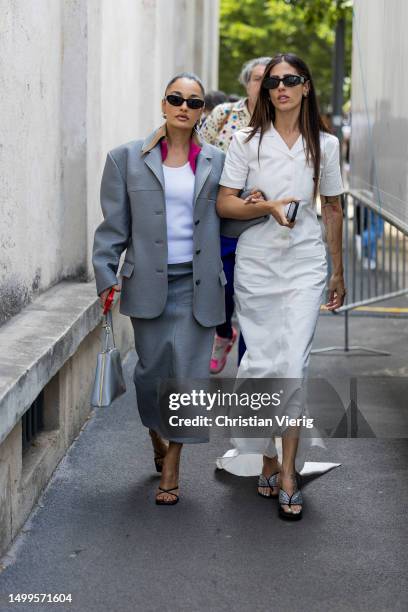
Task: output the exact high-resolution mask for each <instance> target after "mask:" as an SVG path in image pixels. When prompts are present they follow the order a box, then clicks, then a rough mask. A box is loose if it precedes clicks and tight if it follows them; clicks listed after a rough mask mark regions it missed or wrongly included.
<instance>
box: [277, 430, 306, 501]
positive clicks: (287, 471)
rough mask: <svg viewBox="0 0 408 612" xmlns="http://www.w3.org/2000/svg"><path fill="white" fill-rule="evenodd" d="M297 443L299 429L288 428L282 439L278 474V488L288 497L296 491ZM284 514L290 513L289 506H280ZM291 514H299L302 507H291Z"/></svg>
mask: <svg viewBox="0 0 408 612" xmlns="http://www.w3.org/2000/svg"><path fill="white" fill-rule="evenodd" d="M298 443H299V427H289V428H288V432H287V434H286V435H284V436H283V437H282V469H281V473H280V478H281V480H280V486H281V488H282V489H283V490H284V491H286V493H287V494H288V495H292V493H294V492H295V491H296V489H297V482H296V469H295V459H296V452H297V448H298ZM282 508H283V510H284V511H285V512H290V511H291V510H290V509H289V506H287V505H286V504H283V505H282ZM291 509H292V511H293V512H300V511H301V510H302V506H299V505H293V506H291Z"/></svg>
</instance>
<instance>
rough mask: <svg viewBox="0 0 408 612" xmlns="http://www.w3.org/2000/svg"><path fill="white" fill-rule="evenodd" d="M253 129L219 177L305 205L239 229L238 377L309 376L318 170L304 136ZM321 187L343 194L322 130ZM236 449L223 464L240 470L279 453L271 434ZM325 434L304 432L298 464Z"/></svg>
mask: <svg viewBox="0 0 408 612" xmlns="http://www.w3.org/2000/svg"><path fill="white" fill-rule="evenodd" d="M249 131H250V130H249V129H248V128H245V129H243V130H240V131H239V132H237V133H236V134H235V135H234V138H233V140H232V142H231V145H230V147H229V149H228V152H227V156H226V160H225V165H224V170H223V173H222V176H221V180H220V184H221V185H223V186H225V187H231V188H236V189H242V188H244V187H247V188H252V187H258V188H259V189H261V190H262V191H263V193H264V194H265V196H266V198H267V199H270V200H278V199H281V198H287V197H293V198H294V199H296V200H299V202H300V203H299V209H298V213H297V217H296V223H295V226H294V227H293V229H288V228H286V227H282V226H280V225H279V224H278V223H277V222H276V221H275V219H274V218H273V217H272V216H271V217H270V218H269V219H268V221H266V222H265V223H263V224H259V225H255V226H253V227H251V228H249V229H248V230H246V231H245V232H244V233H243V234H241V236H240V238H239V241H238V246H237V251H236V264H235V273H234V276H235V279H234V288H235V305H236V312H237V317H238V322H239V325H240V328H241V330H242V333H243V336H244V339H245V342H246V346H247V350H246V353H245V354H244V356H243V358H242V361H241V364H240V367H239V370H238V374H237V376H238V377H239V378H274V377H282V378H303V377H305V376H306V373H307V366H308V362H309V357H310V350H311V346H312V341H313V336H314V333H315V329H316V324H317V319H318V315H319V309H320V305H321V303H322V299H323V295H324V290H325V285H326V277H327V264H326V250H325V246H324V243H323V238H322V233H321V228H320V224H319V221H318V218H317V214H316V208H315V204H314V201H313V188H314V171H313V166H312V164H311V163H310V164H307V163H306V155H305V150H304V145H303V138H302V136H299V138H298V140H297V141H296V143H295V144H294V145H293V147H292V148H291V149H289V148H288V146H287V145H286V143H285V141H284V140H283V139H282V137H281V136H280V135H279V133H278V132H277V130H275V128H274V126H273V125H272V124H271V126H270V129H269V130H267V131H266V132H265V134H264V136H263V139H262V142H261V146H260V151H259V160H258V143H259V135H255V137H254V138H252V139H251V140H250V141H249V142H245V141H246V138H247V135H248V133H249ZM320 143H321V164H320V177H319V178H320V188H319V191H320V194H321V195H327V196H329V195H339V194H341V193H343V182H342V178H341V171H340V163H339V141H338V139H337V138H336V137H335V136H333V135H331V134H328V133H326V132H321V134H320ZM233 444H234V449H232V450H231V451H228V453H227V454H226V455H224V457H222V458H220V459H219V460H218V466H219V467H222V468H224V469H227V470H229V471H231V472H233V473H234V474H240V475H253V474H257V473H260V468H261V465H262V455H263V454H265V455H268V456H270V457H273V456H274V455H276V453H277V449H276V446H275V443H274V441H273V440H272V439H265V438H252V439H246V438H239V439H238V438H236V439H234V440H233ZM313 444H318V445H321V446H324V445H323V443H322V442H321V440H320V439H319V438H310V437H307V438H302V437H301V438H300V443H299V447H298V454H297V459H296V469H297V470H298V471H300V470H301V469H302V467H303V466H304V462H305V456H306V453H307V450H308V448H310V446H311V445H313Z"/></svg>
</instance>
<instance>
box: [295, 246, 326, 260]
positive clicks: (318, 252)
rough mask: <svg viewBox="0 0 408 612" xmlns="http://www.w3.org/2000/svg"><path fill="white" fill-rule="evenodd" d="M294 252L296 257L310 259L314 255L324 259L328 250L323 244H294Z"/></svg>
mask: <svg viewBox="0 0 408 612" xmlns="http://www.w3.org/2000/svg"><path fill="white" fill-rule="evenodd" d="M293 254H294V256H295V258H296V259H310V258H314V257H319V258H320V259H324V258H325V257H326V250H325V248H324V246H323V245H319V244H317V245H315V246H307V247H304V246H294V247H293Z"/></svg>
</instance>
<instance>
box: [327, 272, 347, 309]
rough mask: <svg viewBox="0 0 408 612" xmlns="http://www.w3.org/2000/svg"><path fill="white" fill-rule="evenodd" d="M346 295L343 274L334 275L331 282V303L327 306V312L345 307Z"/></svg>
mask: <svg viewBox="0 0 408 612" xmlns="http://www.w3.org/2000/svg"><path fill="white" fill-rule="evenodd" d="M346 293H347V291H346V287H345V285H344V277H343V274H342V273H339V274H336V273H333V274H332V275H331V277H330V281H329V301H328V302H327V304H326V308H327V310H337V309H338V308H340V306H343V303H344V298H345V297H346Z"/></svg>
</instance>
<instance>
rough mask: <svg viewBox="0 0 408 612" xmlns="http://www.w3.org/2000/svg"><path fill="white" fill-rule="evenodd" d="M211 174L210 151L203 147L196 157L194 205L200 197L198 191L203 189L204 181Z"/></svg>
mask: <svg viewBox="0 0 408 612" xmlns="http://www.w3.org/2000/svg"><path fill="white" fill-rule="evenodd" d="M210 172H211V151H209V148H208V147H206V145H205V144H204V145H203V148H202V150H201V151H200V153H199V155H198V157H197V165H196V174H195V185H194V204H195V202H196V200H197V198H198V196H199V195H200V191H201V190H202V188H203V187H204V184H205V181H206V180H207V178H208V175H209V174H210Z"/></svg>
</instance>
